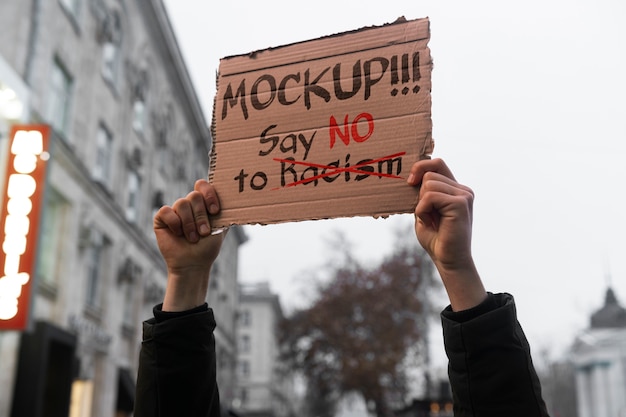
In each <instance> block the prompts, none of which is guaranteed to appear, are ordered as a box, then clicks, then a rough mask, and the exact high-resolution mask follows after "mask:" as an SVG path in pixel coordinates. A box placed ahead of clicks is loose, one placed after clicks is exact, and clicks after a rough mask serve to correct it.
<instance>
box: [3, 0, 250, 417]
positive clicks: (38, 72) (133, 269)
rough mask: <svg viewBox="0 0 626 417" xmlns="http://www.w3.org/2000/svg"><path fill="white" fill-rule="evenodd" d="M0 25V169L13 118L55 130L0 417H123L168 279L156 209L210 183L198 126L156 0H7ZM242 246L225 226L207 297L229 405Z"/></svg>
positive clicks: (195, 105)
mask: <svg viewBox="0 0 626 417" xmlns="http://www.w3.org/2000/svg"><path fill="white" fill-rule="evenodd" d="M0 27H2V30H1V31H0V149H2V154H1V155H0V157H1V158H0V161H2V164H4V163H5V159H6V154H7V150H6V146H7V143H8V135H9V131H10V129H11V126H13V125H15V124H29V123H38V124H46V125H49V126H50V127H51V135H50V152H49V153H50V159H49V161H48V166H47V181H46V184H45V199H44V204H43V209H42V216H41V223H40V227H39V239H38V245H37V249H38V250H37V259H36V274H35V277H34V280H33V284H34V285H33V291H32V293H31V296H30V307H29V309H30V314H29V317H30V319H29V326H28V328H27V329H25V330H22V331H15V330H12V331H2V330H0V358H2V359H1V360H0V386H2V387H3V389H2V390H0V417H9V416H12V417H29V416H44V415H69V416H71V417H87V416H89V417H110V416H120V417H121V416H127V415H131V413H132V407H133V401H134V383H135V377H136V371H137V359H138V353H139V346H140V340H141V322H142V320H144V319H146V318H149V317H150V316H151V314H152V312H151V309H152V307H153V306H154V305H155V304H157V303H159V302H160V301H162V297H163V293H164V289H165V283H166V271H165V265H164V264H163V261H162V259H161V257H160V254H159V251H158V248H157V246H156V242H155V239H154V234H153V232H152V217H153V215H154V213H155V212H156V210H158V208H159V207H160V206H161V205H163V204H170V203H172V202H173V201H174V200H175V199H176V198H178V197H180V196H184V195H186V194H187V193H188V192H189V191H190V190H191V189H192V188H193V184H194V182H195V180H196V179H197V178H205V177H206V176H207V170H208V165H209V164H208V153H209V150H210V142H211V136H210V130H209V128H208V124H207V121H206V120H205V116H204V114H203V112H202V109H201V107H200V104H199V101H198V99H197V96H196V93H195V92H194V89H193V86H192V83H191V80H190V77H189V75H188V73H187V70H186V67H185V64H184V61H183V59H182V56H181V52H180V50H179V47H178V44H177V42H176V38H175V35H174V33H173V30H172V27H171V25H170V23H169V20H168V17H167V13H166V10H165V8H164V6H163V3H162V2H161V0H24V1H3V2H0ZM0 167H2V165H0ZM3 173H4V170H3V169H2V170H0V176H1V177H2V178H0V182H1V183H4V182H5V181H6V178H4V174H3ZM244 241H245V236H244V234H243V232H242V231H241V230H240V229H237V228H233V229H232V230H231V231H230V232H229V234H228V236H227V239H226V242H225V244H224V249H223V250H222V253H221V255H220V257H219V259H218V260H217V262H216V264H215V270H214V271H213V272H214V273H213V276H214V277H216V279H215V280H213V281H212V284H211V285H212V286H213V288H212V289H213V290H214V291H211V292H210V296H209V297H210V300H209V302H210V303H211V306H212V307H213V308H214V309H215V310H216V318H217V320H218V330H217V332H216V345H217V349H218V352H219V353H220V366H219V368H218V373H219V374H218V379H219V383H220V390H221V394H222V399H223V401H224V402H225V403H230V402H231V401H232V399H233V395H234V392H235V390H234V371H235V363H236V361H235V358H236V355H235V350H234V349H235V340H236V335H235V325H234V323H235V315H236V310H237V304H236V303H237V300H238V294H237V287H236V276H237V251H238V247H239V245H240V244H242V243H243V242H244Z"/></svg>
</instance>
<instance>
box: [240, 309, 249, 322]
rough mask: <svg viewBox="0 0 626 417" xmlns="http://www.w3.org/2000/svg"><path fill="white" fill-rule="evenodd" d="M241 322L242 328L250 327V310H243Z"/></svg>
mask: <svg viewBox="0 0 626 417" xmlns="http://www.w3.org/2000/svg"><path fill="white" fill-rule="evenodd" d="M240 320H241V325H242V326H249V325H250V321H251V318H250V310H243V311H242V312H241V318H240Z"/></svg>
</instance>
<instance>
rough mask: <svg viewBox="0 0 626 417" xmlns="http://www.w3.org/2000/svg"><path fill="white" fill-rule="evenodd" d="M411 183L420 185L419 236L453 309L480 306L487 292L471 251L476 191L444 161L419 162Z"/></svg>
mask: <svg viewBox="0 0 626 417" xmlns="http://www.w3.org/2000/svg"><path fill="white" fill-rule="evenodd" d="M407 182H408V183H409V185H413V186H416V185H419V186H420V192H419V201H418V203H417V206H416V207H415V233H416V235H417V239H418V241H419V242H420V244H421V245H422V246H423V247H424V249H425V250H426V251H427V252H428V254H429V255H430V257H431V258H432V260H433V262H434V263H435V266H436V267H437V270H438V271H439V273H440V275H441V278H442V279H443V281H444V284H445V285H446V288H447V290H448V295H449V296H450V300H451V304H452V307H453V308H464V307H467V306H473V305H476V304H477V303H478V302H480V301H481V300H482V299H483V298H484V294H485V292H484V288H483V287H482V283H481V282H480V278H479V277H478V274H477V272H476V269H475V266H474V261H473V258H472V250H471V240H472V214H473V202H474V192H473V191H472V190H471V188H469V187H467V186H465V185H462V184H459V183H458V182H457V181H456V179H455V178H454V175H452V172H451V171H450V169H449V168H448V166H447V165H446V164H445V163H444V162H443V161H442V160H441V159H433V160H423V161H419V162H416V163H415V164H414V165H413V166H412V168H411V174H410V175H409V178H408V179H407ZM468 290H469V291H468ZM459 294H460V295H461V297H459ZM468 295H469V297H468Z"/></svg>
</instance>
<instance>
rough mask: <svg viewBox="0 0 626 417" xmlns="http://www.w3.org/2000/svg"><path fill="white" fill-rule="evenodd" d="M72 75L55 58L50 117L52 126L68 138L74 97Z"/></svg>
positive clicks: (49, 106)
mask: <svg viewBox="0 0 626 417" xmlns="http://www.w3.org/2000/svg"><path fill="white" fill-rule="evenodd" d="M72 84H73V81H72V77H71V76H70V75H69V73H68V72H67V70H66V69H65V68H64V67H63V65H62V64H61V63H60V62H59V61H58V60H55V61H54V64H53V65H52V82H51V86H50V96H49V100H48V119H49V121H50V124H51V125H52V127H53V128H54V129H55V130H56V131H57V132H58V133H60V134H61V137H63V138H64V139H68V137H67V136H68V124H69V114H70V106H71V99H72Z"/></svg>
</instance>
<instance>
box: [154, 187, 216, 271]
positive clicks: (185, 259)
mask: <svg viewBox="0 0 626 417" xmlns="http://www.w3.org/2000/svg"><path fill="white" fill-rule="evenodd" d="M219 209H220V205H219V198H218V196H217V192H216V191H215V188H214V187H213V186H212V185H211V184H209V183H208V182H207V181H205V180H198V181H197V182H196V184H195V186H194V191H191V192H190V193H189V194H187V196H186V197H184V198H180V199H178V200H176V201H175V202H174V204H172V206H171V207H170V206H163V207H161V209H160V210H159V211H158V212H157V214H156V215H155V217H154V232H155V234H156V237H157V243H158V246H159V250H160V251H161V254H162V255H163V258H164V259H165V262H166V264H167V267H168V271H170V272H176V273H179V272H180V271H184V270H189V269H194V270H195V271H194V272H195V273H202V274H204V273H206V274H208V270H209V269H210V266H211V264H212V263H213V261H214V260H215V258H216V257H217V254H218V253H219V249H220V247H221V243H222V240H223V238H224V236H223V234H211V223H210V219H209V217H210V215H213V214H217V213H218V212H219Z"/></svg>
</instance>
